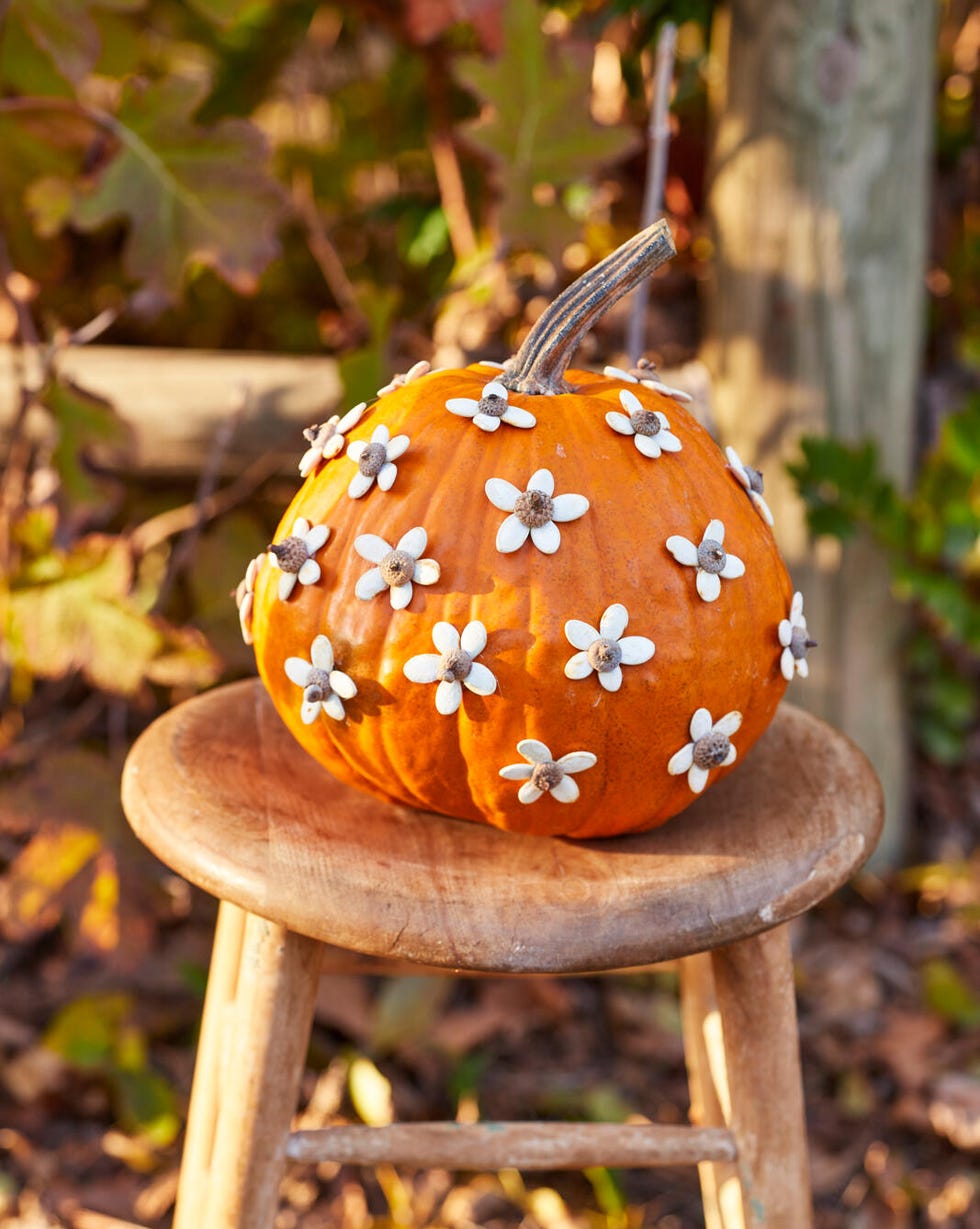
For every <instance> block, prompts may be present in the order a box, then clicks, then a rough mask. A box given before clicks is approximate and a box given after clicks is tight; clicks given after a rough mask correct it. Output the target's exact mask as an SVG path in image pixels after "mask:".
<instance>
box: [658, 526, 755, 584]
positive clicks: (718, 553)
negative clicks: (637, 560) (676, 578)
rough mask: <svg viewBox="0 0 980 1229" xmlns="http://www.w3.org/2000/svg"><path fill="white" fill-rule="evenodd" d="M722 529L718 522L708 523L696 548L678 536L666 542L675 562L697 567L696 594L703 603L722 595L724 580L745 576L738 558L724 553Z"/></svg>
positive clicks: (743, 568) (723, 528) (723, 532)
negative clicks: (702, 599)
mask: <svg viewBox="0 0 980 1229" xmlns="http://www.w3.org/2000/svg"><path fill="white" fill-rule="evenodd" d="M724 540H725V526H724V525H723V524H722V523H721V521H709V522H708V528H707V529H706V530H705V531H704V536H703V537H702V539H701V544H700V545H699V546H695V545H694V543H693V542H689V541H688V540H687V538H682V537H680V536H679V535H677V534H674V535H673V536H672V537H669V538H668V539H667V549H668V550H669V551H670V553H671V554H672V555H673V556H674V558H675V559H676V560H677V562H678V563H683V564H684V566H685V567H689V568H697V572H698V578H697V582H696V583H697V587H698V593H699V594H700V595H701V597H702V598H704V600H705V601H706V602H713V601H715V599H716V598H717V597H718V594H719V593H721V582H722V581H723V580H735V579H736V578H737V577H739V576H744V575H745V564H744V563H743V562H742V560H741V559H739V557H738V556H737V555H729V554H726V553H725V551H724V549H723V548H722V542H724Z"/></svg>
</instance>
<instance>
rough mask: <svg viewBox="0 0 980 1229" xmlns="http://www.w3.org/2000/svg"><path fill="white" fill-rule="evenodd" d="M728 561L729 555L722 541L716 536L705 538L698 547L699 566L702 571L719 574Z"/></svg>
mask: <svg viewBox="0 0 980 1229" xmlns="http://www.w3.org/2000/svg"><path fill="white" fill-rule="evenodd" d="M727 561H728V556H727V555H726V554H725V552H724V550H723V549H722V545H721V543H720V542H716V541H715V539H714V538H705V540H704V541H703V542H702V543H701V545H700V546H699V547H698V567H699V568H700V569H701V571H702V572H712V573H714V574H716V575H717V573H718V572H720V571H722V569H723V568H724V566H725V564H726V563H727Z"/></svg>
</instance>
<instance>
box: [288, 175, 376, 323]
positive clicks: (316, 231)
mask: <svg viewBox="0 0 980 1229" xmlns="http://www.w3.org/2000/svg"><path fill="white" fill-rule="evenodd" d="M291 189H292V192H291V195H292V201H293V208H294V209H295V211H296V216H297V217H298V218H299V220H300V222H302V224H303V229H304V230H305V231H306V242H307V245H308V246H309V249H310V255H311V256H312V257H313V259H314V260H315V261H316V264H317V268H318V269H319V270H320V273H321V274H322V275H323V280H324V281H325V282H326V284H327V288H328V289H329V291H330V293H331V294H332V295H333V297H334V299H335V300H336V303H337V306H338V307H339V308H340V310H341V311H342V312H343V313H344V315H345V316H347V317H348V319H349V320H351V322H352V324H353V330H352V331H353V332H355V333H356V334H357V336H358V337H359V338H362V339H366V338H368V337H370V335H371V324H370V321H369V320H368V318H367V317H366V316H365V314H364V312H363V311H362V309H361V305H360V304H359V303H358V301H357V292H356V291H355V290H354V287H353V285H352V284H351V280H350V278H349V277H348V276H347V270H346V269H345V268H344V263H343V261H342V260H341V259H340V257H339V256H338V255H337V249H336V248H335V247H334V245H333V244H332V243H331V241H330V236H329V235H328V234H327V228H326V227H325V226H324V225H323V218H322V217H321V216H320V210H319V209H318V208H317V203H316V197H315V196H314V194H313V179H312V176H311V175H310V172H309V171H308V170H305V169H299V168H297V169H296V170H295V171H293V176H292V181H291Z"/></svg>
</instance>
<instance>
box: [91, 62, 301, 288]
mask: <svg viewBox="0 0 980 1229" xmlns="http://www.w3.org/2000/svg"><path fill="white" fill-rule="evenodd" d="M205 92H206V85H205V84H204V83H202V82H199V81H190V80H186V79H183V78H179V77H168V78H165V79H164V80H162V81H157V82H154V83H152V84H150V85H142V86H141V85H137V84H131V85H130V86H129V87H128V88H127V89H126V90H125V91H124V94H123V99H122V102H121V104H120V108H119V114H118V116H117V118H116V120H115V121H114V122H113V125H112V127H113V130H114V132H115V135H116V137H117V139H118V141H119V149H118V152H117V153H116V155H115V157H113V158H112V159H111V161H110V162H109V163H108V165H107V166H106V167H105V169H104V170H103V171H102V173H101V175H100V176H99V177H98V179H97V181H96V183H95V185H94V187H93V188H92V190H91V191H90V192H88V193H87V194H86V195H83V196H81V197H80V198H79V200H78V202H77V204H76V206H75V212H74V220H75V222H76V224H77V225H78V226H80V227H81V228H82V229H85V230H92V229H96V228H97V227H100V226H102V225H104V224H105V223H106V222H109V221H110V220H111V219H113V218H118V217H125V218H126V219H127V220H128V222H129V234H128V237H127V240H126V246H125V251H124V265H125V268H126V271H127V273H128V274H129V276H131V277H132V278H133V279H134V280H136V281H138V282H141V283H142V284H143V287H144V289H145V290H147V291H149V292H152V293H153V294H155V295H158V296H160V297H162V298H163V299H165V300H168V301H172V300H174V299H176V298H177V297H178V296H179V294H180V291H181V287H182V284H183V280H184V276H185V271H186V269H187V266H188V264H189V263H190V262H191V261H196V262H199V263H201V264H204V265H207V266H209V267H210V268H213V269H214V270H215V271H216V272H217V273H218V274H219V275H220V276H221V277H223V278H224V279H225V281H227V282H228V283H229V284H230V285H231V286H232V287H233V288H234V289H235V290H237V291H238V292H239V293H241V294H249V293H252V292H254V291H255V289H256V288H257V286H258V279H259V276H260V274H261V273H262V271H263V270H264V269H265V267H266V266H267V265H268V263H269V262H270V261H271V260H272V259H273V257H274V256H275V255H276V254H277V253H278V250H279V247H278V241H277V238H276V230H277V228H278V225H279V221H280V219H281V217H282V214H283V210H284V198H283V196H282V193H281V190H280V188H279V186H278V185H277V183H276V182H275V181H274V180H273V179H272V177H271V176H270V175H269V173H268V171H267V169H266V164H267V162H268V150H267V147H266V142H265V138H264V137H263V136H262V134H261V133H260V132H259V130H258V129H257V128H256V127H254V125H252V124H250V123H248V122H247V121H245V120H238V119H226V120H222V121H221V122H220V123H218V124H215V125H213V126H211V127H207V128H205V127H202V126H201V125H199V124H197V123H195V122H194V120H193V119H192V116H193V114H194V112H195V111H196V109H197V107H198V106H199V105H200V103H201V101H202V99H203V97H204V94H205Z"/></svg>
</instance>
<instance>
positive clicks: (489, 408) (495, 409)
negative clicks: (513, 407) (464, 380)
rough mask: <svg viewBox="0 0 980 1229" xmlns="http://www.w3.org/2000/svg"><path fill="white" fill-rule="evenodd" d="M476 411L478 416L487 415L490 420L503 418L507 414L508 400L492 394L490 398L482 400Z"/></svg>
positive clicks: (482, 398)
mask: <svg viewBox="0 0 980 1229" xmlns="http://www.w3.org/2000/svg"><path fill="white" fill-rule="evenodd" d="M476 411H477V413H478V414H487V415H488V416H489V417H490V418H503V416H504V415H505V414H506V413H507V399H506V397H498V396H497V394H496V393H490V395H489V396H487V397H481V398H480V400H479V403H478V404H477V407H476Z"/></svg>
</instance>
